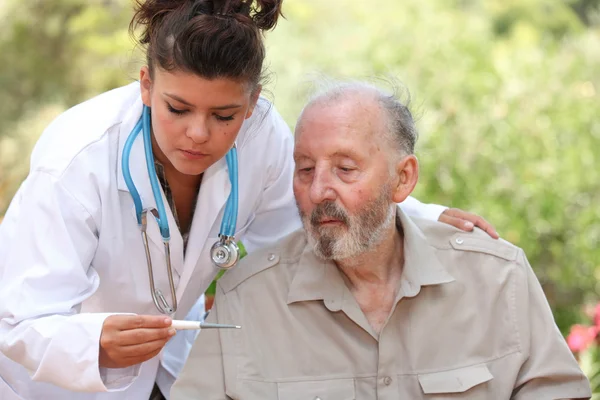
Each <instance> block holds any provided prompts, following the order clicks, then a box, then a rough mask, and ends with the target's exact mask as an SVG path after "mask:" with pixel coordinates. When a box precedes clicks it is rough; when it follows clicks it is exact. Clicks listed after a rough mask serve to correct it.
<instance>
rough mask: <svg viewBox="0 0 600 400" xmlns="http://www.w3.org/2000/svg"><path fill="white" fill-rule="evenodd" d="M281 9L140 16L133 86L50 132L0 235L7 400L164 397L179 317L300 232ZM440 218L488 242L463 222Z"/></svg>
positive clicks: (146, 10)
mask: <svg viewBox="0 0 600 400" xmlns="http://www.w3.org/2000/svg"><path fill="white" fill-rule="evenodd" d="M280 9H281V0H257V1H252V0H222V1H219V0H198V1H192V0H178V1H175V0H148V1H138V8H137V12H136V14H135V17H134V20H133V21H132V26H133V27H136V26H142V27H143V28H144V29H143V33H142V37H141V43H142V44H144V45H146V46H147V65H146V66H144V67H143V68H142V69H141V71H140V80H139V82H135V83H132V84H130V85H128V86H125V87H122V88H118V89H115V90H112V91H110V92H107V93H104V94H102V95H100V96H98V97H95V98H93V99H91V100H89V101H87V102H84V103H82V104H80V105H77V106H75V107H73V108H72V109H70V110H68V111H67V112H65V113H64V114H62V115H61V116H59V117H58V118H57V119H56V120H55V121H54V122H53V123H52V124H51V125H50V126H49V127H48V128H47V129H46V131H45V132H44V133H43V135H42V136H41V138H40V140H39V142H38V143H37V145H36V147H35V149H34V151H33V154H32V157H31V169H30V174H29V176H28V177H27V179H26V180H25V181H24V182H23V184H22V186H21V187H20V189H19V191H18V193H17V194H16V196H15V197H14V199H13V201H12V203H11V205H10V207H9V209H8V212H7V213H6V216H5V219H4V221H3V223H2V224H1V225H0V398H2V399H6V400H11V399H27V400H29V399H46V400H51V399H75V400H76V399H148V398H149V397H150V396H151V394H152V393H153V394H152V396H153V397H154V396H160V392H159V391H158V389H157V387H160V388H161V390H162V392H163V393H165V394H166V393H168V392H169V388H170V385H171V383H172V382H173V380H174V377H175V375H176V374H177V373H178V370H179V368H180V367H181V365H182V364H183V362H184V361H185V357H186V356H187V352H188V349H189V346H190V344H191V341H192V340H193V335H187V336H186V335H185V334H183V333H179V334H177V335H176V336H174V335H175V332H176V331H175V330H174V329H173V328H174V326H172V318H173V319H183V318H185V317H186V316H187V318H189V319H193V320H200V319H201V318H202V315H203V313H204V306H203V303H202V301H201V299H202V294H203V293H204V291H205V290H206V288H207V287H208V285H209V284H210V282H211V281H212V280H213V278H214V277H215V276H216V274H217V272H218V271H219V267H218V266H217V265H216V264H219V265H220V266H221V267H223V266H230V265H231V264H235V260H236V259H237V257H236V252H238V253H243V252H244V251H248V252H251V251H253V250H254V249H256V248H258V247H261V246H264V245H266V244H268V243H272V242H274V241H276V240H278V239H279V238H281V237H283V236H284V235H286V234H288V233H290V232H292V231H293V230H295V229H297V228H299V227H301V223H300V220H299V217H298V215H297V210H296V206H295V203H294V199H293V194H292V184H291V180H292V170H293V160H292V157H291V155H292V135H291V133H290V131H289V129H288V127H287V126H286V124H285V123H284V121H283V120H282V118H281V117H280V116H279V114H278V113H277V112H276V110H275V109H274V107H273V106H272V105H270V104H269V103H268V101H266V100H264V99H263V98H261V97H260V96H259V95H260V91H261V76H262V72H263V70H262V67H263V60H264V56H265V49H264V45H263V39H262V31H263V30H268V29H271V28H273V27H274V26H275V24H276V22H277V19H278V17H279V16H280ZM402 206H403V207H404V209H405V210H406V211H407V212H408V213H410V214H412V215H420V216H427V217H430V218H433V219H438V218H439V217H440V214H441V212H442V211H443V210H444V208H443V207H440V206H435V205H423V204H421V203H419V202H418V201H417V200H415V199H410V201H408V202H405V204H403V205H402ZM444 218H445V221H446V222H449V223H452V224H457V225H460V224H462V223H465V221H464V220H466V219H470V220H472V221H473V222H475V224H478V225H480V226H482V227H484V228H486V227H488V226H487V225H486V224H485V223H484V221H482V220H480V219H476V217H475V216H473V215H470V214H466V213H462V212H460V211H458V210H449V211H447V212H446V214H445V215H444V216H443V217H442V218H441V219H442V220H444ZM222 221H224V222H223V224H222ZM478 221H479V223H478ZM460 226H462V225H460ZM467 229H472V224H471V226H469V227H467ZM490 229H491V228H490ZM166 243H168V244H169V245H168V246H167V244H166ZM199 299H200V300H199ZM167 342H169V344H168V345H167V346H166V347H165V345H166V344H167ZM198 373H202V372H201V371H198Z"/></svg>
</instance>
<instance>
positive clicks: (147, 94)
mask: <svg viewBox="0 0 600 400" xmlns="http://www.w3.org/2000/svg"><path fill="white" fill-rule="evenodd" d="M140 89H141V92H142V102H143V103H144V104H145V105H146V106H148V107H152V101H151V99H152V78H151V77H150V69H148V67H147V66H146V65H144V66H143V67H142V68H141V69H140Z"/></svg>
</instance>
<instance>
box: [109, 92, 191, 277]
mask: <svg viewBox="0 0 600 400" xmlns="http://www.w3.org/2000/svg"><path fill="white" fill-rule="evenodd" d="M142 107H143V103H142V100H141V98H139V99H138V100H137V101H136V103H135V104H134V105H133V106H132V107H131V111H130V112H129V113H128V114H127V115H126V117H125V118H124V120H123V122H122V123H121V127H120V129H119V159H118V164H117V176H118V188H119V190H121V191H125V192H127V193H129V188H128V187H127V185H126V183H125V178H124V177H123V170H122V160H123V149H124V147H125V142H126V141H127V138H128V137H129V134H130V133H131V131H132V129H133V128H134V126H135V124H136V123H137V122H138V120H139V119H140V117H141V115H142ZM153 167H154V166H153ZM129 169H130V173H131V179H132V180H133V183H134V184H135V187H136V189H137V191H138V193H139V195H140V198H141V200H142V208H143V209H144V208H155V209H156V208H157V207H156V201H155V199H154V194H153V193H152V185H151V184H150V178H149V177H148V167H147V164H146V157H145V153H144V140H143V138H142V133H140V134H139V135H138V137H137V138H136V139H135V142H134V143H133V146H132V148H131V154H130V156H129ZM160 192H161V197H162V201H163V204H164V206H165V211H166V214H167V220H168V223H169V230H170V233H171V240H170V246H171V264H172V266H173V268H174V269H175V271H177V273H178V274H179V275H181V273H182V269H183V238H182V237H181V234H180V232H179V229H177V223H176V222H175V219H174V217H173V213H172V212H171V210H170V208H169V205H168V203H167V199H166V198H165V195H164V193H163V191H162V188H161V191H160ZM130 201H131V202H130V205H129V210H130V213H129V216H130V217H131V218H133V219H134V220H136V211H135V205H134V203H133V198H131V196H130ZM146 232H147V234H148V239H149V242H150V243H151V245H152V246H153V247H155V248H156V249H157V250H158V251H159V252H160V254H162V255H163V256H164V254H165V250H164V244H163V238H162V235H161V234H160V229H159V227H158V223H157V222H156V220H155V219H154V217H152V216H151V215H150V213H149V215H148V225H147V229H146ZM140 240H142V239H141V237H140ZM152 261H153V265H155V266H156V267H157V268H166V266H165V265H164V264H165V260H164V258H162V259H160V260H152Z"/></svg>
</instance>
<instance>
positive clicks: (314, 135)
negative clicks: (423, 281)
mask: <svg viewBox="0 0 600 400" xmlns="http://www.w3.org/2000/svg"><path fill="white" fill-rule="evenodd" d="M383 121H385V118H384V117H383V115H382V113H381V111H380V109H379V107H378V106H377V104H376V103H375V102H374V101H373V100H363V101H360V100H358V99H355V98H354V99H352V98H351V99H348V100H343V99H342V100H339V101H334V102H331V103H329V104H316V105H313V106H311V107H310V108H309V109H307V110H305V112H304V113H303V116H302V117H301V120H300V121H299V123H298V126H297V128H296V145H295V150H294V160H295V163H296V167H295V170H294V195H295V197H296V203H297V205H298V209H299V211H300V216H301V217H302V222H303V224H304V228H305V230H306V232H307V235H308V238H309V241H310V242H311V243H312V244H314V246H315V252H316V254H317V255H318V256H320V257H322V258H325V259H333V260H341V259H347V258H349V257H352V256H355V255H357V254H360V253H363V252H365V251H368V250H369V249H371V248H372V247H373V246H375V245H376V244H378V243H379V242H380V241H381V240H382V236H383V233H384V232H385V231H386V229H385V228H386V227H389V224H390V223H392V222H393V217H394V215H395V212H394V210H395V209H394V207H395V205H394V203H393V200H392V189H393V188H392V183H391V171H390V163H389V153H388V152H387V151H388V150H387V149H386V148H385V146H386V145H385V141H384V140H383V139H382V136H381V133H380V132H381V129H384V126H383Z"/></svg>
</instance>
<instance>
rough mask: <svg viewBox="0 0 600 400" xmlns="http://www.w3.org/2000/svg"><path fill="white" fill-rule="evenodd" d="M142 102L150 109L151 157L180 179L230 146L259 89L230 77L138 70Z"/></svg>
mask: <svg viewBox="0 0 600 400" xmlns="http://www.w3.org/2000/svg"><path fill="white" fill-rule="evenodd" d="M140 84H141V90H142V101H143V102H144V104H145V105H146V106H148V107H150V108H151V109H152V131H153V134H154V141H155V143H154V151H155V156H156V158H158V160H159V161H161V162H162V163H163V164H167V165H165V166H168V164H171V165H172V166H173V167H174V168H175V169H176V170H177V171H179V172H180V173H182V174H185V175H200V174H202V173H203V172H204V171H206V169H208V167H210V166H211V165H212V164H214V163H215V162H217V161H218V160H219V159H221V158H222V157H223V156H225V154H226V153H227V151H229V149H231V147H232V146H233V142H234V141H235V139H236V137H237V134H238V132H239V131H240V128H241V127H242V123H243V122H244V120H245V119H246V118H249V117H250V116H251V115H252V112H253V111H254V107H255V106H256V101H257V99H258V95H259V93H260V90H255V91H254V92H251V91H250V90H249V89H248V87H247V85H244V84H243V83H239V82H236V81H233V80H230V79H213V80H208V79H204V78H201V77H199V76H197V75H194V74H191V73H185V72H177V71H173V72H168V71H164V70H162V69H160V68H156V69H155V70H154V77H153V78H151V77H150V73H149V70H148V68H147V67H144V68H142V70H141V72H140Z"/></svg>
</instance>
